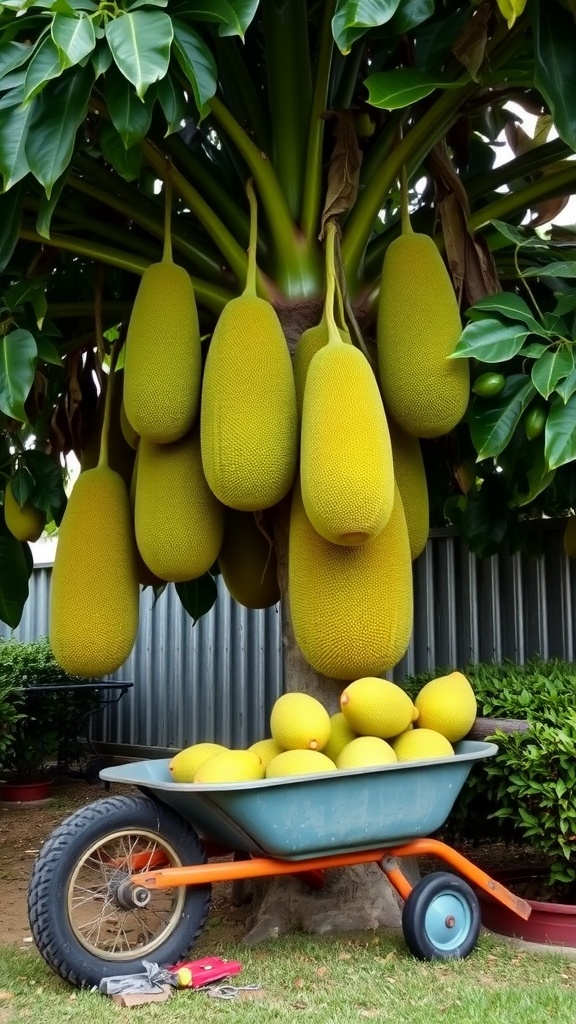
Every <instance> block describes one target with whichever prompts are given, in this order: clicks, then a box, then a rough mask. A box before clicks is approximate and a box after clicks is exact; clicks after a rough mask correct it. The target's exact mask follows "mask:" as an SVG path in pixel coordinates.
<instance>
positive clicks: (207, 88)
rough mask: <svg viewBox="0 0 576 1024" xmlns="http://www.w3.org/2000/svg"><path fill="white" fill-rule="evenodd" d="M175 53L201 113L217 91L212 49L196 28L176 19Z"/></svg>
mask: <svg viewBox="0 0 576 1024" xmlns="http://www.w3.org/2000/svg"><path fill="white" fill-rule="evenodd" d="M174 53H175V55H176V60H177V61H178V63H179V65H180V67H181V68H182V71H183V72H184V74H185V75H186V78H187V79H188V81H189V82H190V85H191V87H192V92H193V93H194V101H195V103H196V107H197V109H198V112H199V114H200V115H202V112H203V110H204V106H205V104H206V103H207V102H208V100H211V99H212V97H213V96H214V94H215V92H216V85H217V70H216V64H215V62H214V58H213V56H212V54H211V53H210V50H209V49H208V47H207V46H206V44H205V43H204V41H203V40H202V38H201V37H200V36H199V35H198V33H197V32H195V31H194V29H192V28H190V27H189V26H188V25H185V24H184V22H182V21H177V20H176V19H174Z"/></svg>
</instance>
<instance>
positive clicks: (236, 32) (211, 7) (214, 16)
mask: <svg viewBox="0 0 576 1024" xmlns="http://www.w3.org/2000/svg"><path fill="white" fill-rule="evenodd" d="M252 6H254V10H255V9H256V7H257V3H256V4H255V5H252ZM173 16H174V17H179V18H187V19H190V20H191V21H212V22H215V23H216V24H218V25H219V26H220V35H227V36H240V37H241V38H243V37H244V31H245V29H244V28H243V26H242V23H241V21H240V18H239V17H238V14H237V12H236V11H235V10H234V7H233V5H232V4H230V3H228V0H184V2H183V3H178V4H174V11H173ZM222 30H223V31H222Z"/></svg>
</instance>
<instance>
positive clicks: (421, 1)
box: [390, 0, 436, 35]
mask: <svg viewBox="0 0 576 1024" xmlns="http://www.w3.org/2000/svg"><path fill="white" fill-rule="evenodd" d="M435 6H436V4H435V0H401V2H400V6H399V7H398V10H397V11H396V14H395V15H394V17H393V18H392V19H391V21H390V32H394V33H395V34H397V35H400V34H401V33H403V32H409V31H410V30H411V29H413V28H416V26H417V25H421V24H422V22H423V21H426V19H427V18H431V17H432V15H433V14H434V8H435Z"/></svg>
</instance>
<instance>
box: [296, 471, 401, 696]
mask: <svg viewBox="0 0 576 1024" xmlns="http://www.w3.org/2000/svg"><path fill="white" fill-rule="evenodd" d="M288 596H289V602H290V612H291V616H292V624H293V628H294V635H295V638H296V642H297V644H298V646H299V647H300V650H301V651H302V654H303V655H304V657H305V658H306V660H307V661H308V662H309V664H310V665H311V666H312V668H314V669H315V670H316V671H317V672H320V673H321V674H322V675H326V676H331V677H333V678H335V679H346V680H352V679H358V678H360V677H361V676H377V675H381V674H382V673H383V672H386V671H388V669H390V668H392V667H393V666H394V665H396V664H397V663H398V662H399V661H400V659H401V658H402V656H403V655H404V654H405V652H406V648H407V647H408V643H409V640H410V635H411V632H412V606H413V600H412V564H411V559H410V544H409V541H408V530H407V528H406V519H405V517H404V509H403V508H402V499H401V497H400V493H399V491H398V488H396V490H395V499H394V506H393V509H392V514H391V516H390V519H389V520H388V523H387V525H386V526H385V527H384V529H383V530H382V533H380V534H379V536H378V537H375V538H374V540H371V541H370V542H369V543H368V544H360V545H358V546H356V547H343V546H342V545H339V544H330V542H329V541H326V540H324V538H323V537H320V536H319V535H318V534H317V533H316V531H315V530H314V529H313V527H312V526H311V524H310V522H309V520H308V517H307V516H306V513H305V511H304V505H303V503H302V496H301V493H300V487H299V486H295V488H294V495H293V501H292V512H291V517H290V540H289V554H288Z"/></svg>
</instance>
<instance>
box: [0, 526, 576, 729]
mask: <svg viewBox="0 0 576 1024" xmlns="http://www.w3.org/2000/svg"><path fill="white" fill-rule="evenodd" d="M538 528H539V530H541V531H542V539H543V545H544V553H543V555H542V556H541V557H538V558H534V557H529V556H527V555H524V554H516V555H513V556H512V557H509V556H504V555H495V556H493V557H492V558H486V559H478V558H476V556H475V555H472V554H471V553H470V552H469V550H468V548H467V547H466V544H465V543H464V542H463V541H462V540H461V539H460V538H459V537H458V536H457V535H456V534H455V532H454V531H450V530H434V531H432V533H431V536H430V540H429V542H428V545H427V547H426V550H425V552H424V553H423V554H422V555H421V557H420V558H419V559H418V561H417V562H416V564H415V566H414V586H415V622H414V634H413V637H412V642H411V644H410V648H409V650H408V653H407V655H406V657H405V658H404V659H403V661H402V662H401V663H400V664H399V665H398V666H397V668H396V669H395V670H394V673H393V678H395V679H402V678H403V677H404V676H405V675H407V674H413V673H417V672H421V671H424V670H426V669H432V668H442V667H446V666H450V667H451V668H455V667H462V666H464V665H465V664H466V663H467V662H468V661H501V660H502V659H504V658H510V659H511V660H513V661H516V662H523V661H525V660H526V659H527V658H529V657H530V656H531V655H533V654H540V655H542V657H552V656H557V657H561V658H564V659H566V660H567V661H573V660H574V655H575V627H574V618H575V612H576V563H575V562H569V561H568V559H567V558H566V557H565V555H564V551H563V548H562V528H563V523H556V522H553V521H549V522H547V523H545V524H540V525H539V527H538ZM50 571H51V570H50V567H49V566H41V567H40V566H39V567H37V568H36V569H35V570H34V573H33V577H32V581H31V594H30V598H29V600H28V602H27V604H26V608H25V610H24V615H23V618H22V622H21V623H20V626H19V627H18V629H17V630H15V631H14V634H13V635H14V636H15V637H17V638H18V639H20V640H31V639H35V638H37V637H39V636H44V635H46V633H47V630H48V594H49V585H50ZM140 608H141V614H140V629H139V632H138V639H137V642H136V646H135V648H134V651H133V652H132V655H131V657H130V658H129V659H128V661H127V662H126V664H125V665H124V666H123V668H122V669H121V670H120V671H119V672H118V673H116V675H115V676H114V677H113V678H114V679H117V680H131V681H133V682H134V688H133V689H132V690H131V691H129V692H128V693H127V694H126V695H125V696H124V697H123V698H122V699H121V701H120V702H119V703H118V704H113V705H110V706H109V707H108V708H107V709H106V711H105V712H103V713H101V714H100V715H98V716H97V717H96V719H95V720H94V723H93V736H94V738H96V739H100V740H105V741H106V742H109V743H115V744H116V743H118V744H123V745H129V746H138V747H146V748H148V747H150V748H152V747H154V748H161V749H165V748H179V747H182V746H184V745H185V744H187V743H194V742H197V741H199V740H208V739H214V740H217V741H219V742H222V743H225V744H226V745H229V746H246V745H248V744H249V743H251V742H253V741H254V740H256V739H259V738H261V737H262V736H264V735H266V733H267V731H268V730H267V722H268V718H269V714H270V708H271V706H272V704H273V703H274V701H275V700H276V698H277V697H278V696H279V694H280V693H281V692H282V641H281V617H280V611H279V608H278V606H277V607H275V608H271V609H268V610H267V611H258V612H254V611H248V610H246V609H244V608H241V607H240V606H239V605H237V604H236V602H235V601H233V600H232V599H231V598H230V597H229V595H228V592H227V591H226V588H225V587H224V585H223V583H222V581H221V580H220V579H219V580H218V600H217V602H216V604H215V606H214V608H213V609H212V611H211V612H210V613H209V614H208V615H206V616H204V617H203V618H202V619H200V621H199V622H198V623H197V625H196V626H193V625H192V620H191V619H190V618H189V617H188V615H187V614H186V613H185V612H184V610H183V608H182V606H181V604H180V601H179V599H178V597H177V595H176V592H175V590H174V588H173V587H168V588H167V589H166V591H165V592H164V594H163V595H162V596H161V598H160V599H159V601H158V602H157V603H156V605H154V604H153V596H152V592H151V591H150V590H147V591H144V593H143V595H142V598H141V605H140ZM0 635H3V636H9V635H11V634H10V631H9V630H8V628H7V627H5V626H3V625H2V624H0Z"/></svg>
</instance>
